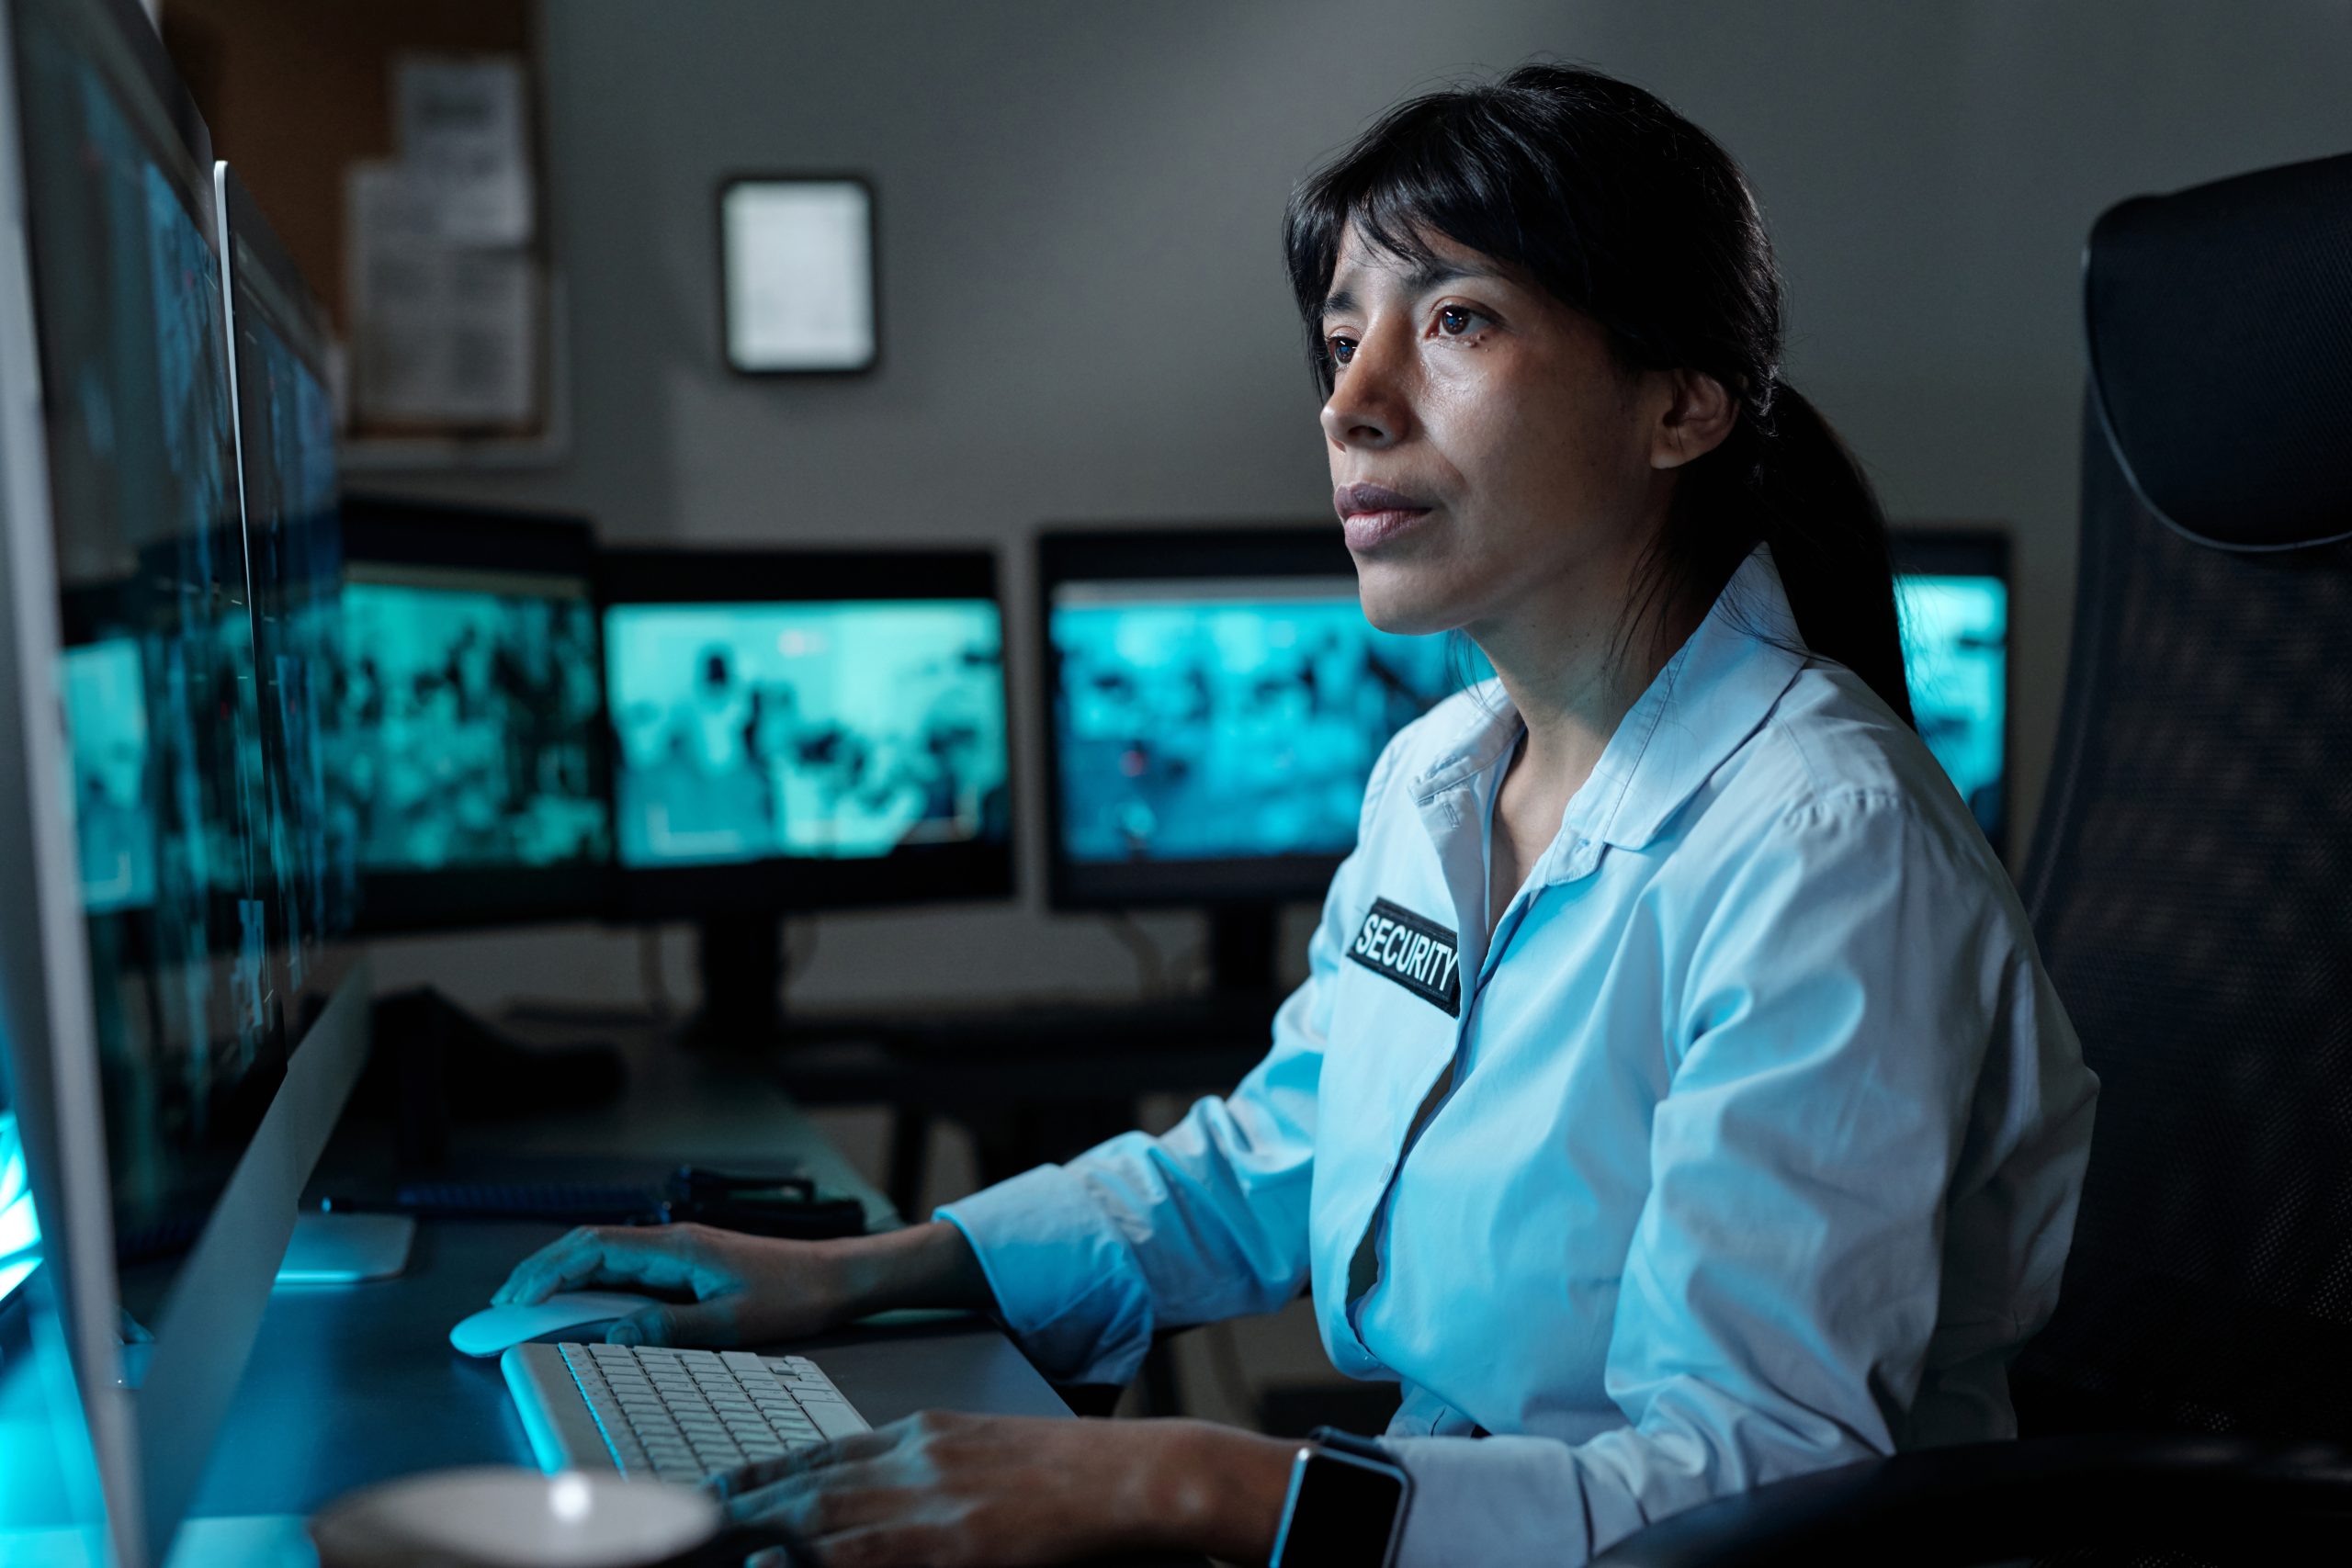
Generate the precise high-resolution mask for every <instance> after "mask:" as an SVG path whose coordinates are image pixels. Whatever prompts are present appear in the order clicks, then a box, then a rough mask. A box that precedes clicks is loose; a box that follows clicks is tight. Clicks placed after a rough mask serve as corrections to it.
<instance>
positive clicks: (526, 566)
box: [322, 496, 612, 933]
mask: <svg viewBox="0 0 2352 1568" xmlns="http://www.w3.org/2000/svg"><path fill="white" fill-rule="evenodd" d="M343 527H344V558H345V567H344V570H345V584H344V591H343V637H342V639H341V641H340V643H339V645H338V661H337V665H336V668H335V671H334V675H333V677H332V678H331V680H330V681H329V682H328V684H327V691H326V696H325V700H324V703H323V709H324V715H323V721H322V722H323V725H324V729H325V744H324V752H325V756H326V761H327V769H326V773H327V781H328V792H329V798H330V802H331V806H332V807H333V810H334V814H335V815H336V817H337V818H338V819H340V820H341V821H343V822H345V823H347V824H348V825H349V826H348V829H347V831H348V832H349V833H350V835H351V837H352V839H353V840H355V843H356V858H357V862H358V867H359V874H360V881H361V890H360V899H359V925H360V929H361V930H363V931H368V932H379V933H380V932H392V931H420V930H427V929H432V928H435V927H451V926H467V925H490V924H514V923H520V922H527V921H533V920H551V919H592V918H594V917H595V916H596V915H598V914H600V913H601V912H602V911H603V908H604V900H605V891H606V878H607V875H608V874H609V870H610V863H611V856H612V816H611V807H610V804H609V801H608V789H607V782H606V761H605V755H606V752H605V722H604V687H603V682H602V665H601V660H600V656H599V650H598V646H597V630H596V615H595V609H594V604H593V602H592V600H591V597H590V594H591V590H592V587H593V585H594V570H595V559H596V546H595V538H594V534H593V532H592V530H591V529H590V527H589V525H588V524H587V522H586V521H585V520H583V519H580V518H575V517H561V516H552V515H547V514H541V513H521V512H506V511H497V510H492V509H490V508H484V507H472V506H468V507H453V506H435V505H426V504H424V503H419V502H401V501H392V500H386V499H379V498H370V497H362V496H349V497H346V498H345V502H344V507H343Z"/></svg>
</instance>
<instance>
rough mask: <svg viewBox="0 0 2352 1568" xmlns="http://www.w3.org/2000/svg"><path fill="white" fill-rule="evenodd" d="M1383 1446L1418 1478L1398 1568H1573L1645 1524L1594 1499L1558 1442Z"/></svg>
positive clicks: (1403, 1441)
mask: <svg viewBox="0 0 2352 1568" xmlns="http://www.w3.org/2000/svg"><path fill="white" fill-rule="evenodd" d="M1380 1446H1381V1447H1382V1448H1384V1449H1385V1450H1388V1452H1389V1453H1390V1454H1392V1455H1393V1456H1395V1458H1396V1461H1397V1463H1398V1464H1400V1465H1402V1466H1403V1467H1404V1469H1405V1473H1406V1474H1407V1475H1409V1476H1411V1477H1412V1479H1413V1496H1412V1501H1411V1502H1410V1503H1409V1504H1408V1506H1407V1507H1406V1510H1405V1529H1404V1533H1403V1534H1402V1536H1401V1537H1400V1538H1399V1539H1398V1540H1397V1562H1396V1568H1441V1565H1442V1564H1451V1563H1456V1562H1544V1563H1551V1564H1555V1565H1556V1568H1576V1565H1577V1564H1578V1563H1581V1562H1585V1561H1586V1560H1587V1559H1589V1557H1591V1555H1592V1554H1593V1553H1594V1552H1595V1551H1600V1549H1601V1548H1603V1547H1605V1546H1607V1545H1609V1544H1611V1542H1613V1541H1615V1540H1618V1539H1619V1538H1620V1537H1623V1536H1626V1535H1630V1534H1632V1533H1633V1532H1634V1529H1638V1528H1639V1527H1640V1525H1641V1523H1642V1520H1641V1519H1640V1517H1638V1516H1637V1515H1635V1514H1634V1512H1633V1510H1632V1509H1631V1508H1630V1507H1622V1508H1618V1509H1610V1508H1609V1506H1608V1501H1607V1500H1606V1499H1597V1498H1594V1497H1592V1496H1590V1495H1588V1489H1587V1487H1586V1486H1585V1484H1584V1475H1583V1472H1581V1470H1580V1469H1579V1468H1578V1466H1577V1461H1576V1458H1575V1455H1574V1454H1573V1453H1572V1452H1571V1450H1569V1447H1568V1445H1567V1444H1566V1443H1564V1442H1560V1441H1558V1440H1557V1439H1555V1438H1524V1437H1509V1438H1383V1439H1381V1445H1380ZM1604 1515H1606V1516H1608V1517H1604Z"/></svg>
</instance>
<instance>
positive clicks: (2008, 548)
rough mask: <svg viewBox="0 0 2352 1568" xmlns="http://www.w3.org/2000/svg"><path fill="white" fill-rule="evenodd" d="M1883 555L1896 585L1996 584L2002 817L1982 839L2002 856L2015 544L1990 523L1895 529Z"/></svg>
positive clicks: (2012, 780) (2012, 815)
mask: <svg viewBox="0 0 2352 1568" xmlns="http://www.w3.org/2000/svg"><path fill="white" fill-rule="evenodd" d="M1887 536H1888V554H1889V557H1890V558H1891V559H1892V561H1893V564H1894V576H1895V580H1896V581H1897V582H1898V584H1899V583H1900V581H1901V580H1902V579H1903V578H1904V577H1905V576H1906V575H1917V576H1923V577H1991V578H1996V579H1998V580H1999V581H2000V583H2001V587H2002V590H2003V592H2004V593H2005V595H2006V597H2007V632H2006V639H2007V640H2006V649H2005V651H2004V656H2003V658H2002V660H2001V813H2000V817H1999V818H1998V819H1997V820H1996V822H1995V823H1994V826H1993V829H1992V830H1991V831H1990V832H1988V833H1986V834H1985V838H1986V839H1988V840H1991V842H1992V845H1993V852H1994V853H1996V854H1998V855H2003V856H2006V855H2007V853H2008V852H2009V844H2010V841H2011V840H2012V839H2013V838H2014V836H2015V832H2016V827H2017V774H2018V766H2017V757H2018V737H2017V728H2018V635H2017V626H2018V585H2017V578H2016V576H2015V574H2014V573H2013V572H2012V570H2011V562H2012V560H2013V558H2014V555H2015V544H2014V540H2013V539H2012V537H2011V536H2010V533H2009V531H2008V530H2007V528H2004V527H2002V526H2000V525H1997V524H1990V523H1933V524H1918V525H1910V524H1897V525H1894V527H1892V528H1890V529H1888V530H1887Z"/></svg>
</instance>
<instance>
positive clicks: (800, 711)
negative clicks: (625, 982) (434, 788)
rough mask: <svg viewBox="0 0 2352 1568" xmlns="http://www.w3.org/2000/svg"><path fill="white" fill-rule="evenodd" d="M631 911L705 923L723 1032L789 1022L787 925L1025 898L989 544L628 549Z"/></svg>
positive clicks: (607, 603)
mask: <svg viewBox="0 0 2352 1568" xmlns="http://www.w3.org/2000/svg"><path fill="white" fill-rule="evenodd" d="M598 582H599V588H598V600H599V603H600V604H601V606H602V612H603V616H604V636H605V690H606V693H607V707H608V711H609V713H610V715H611V718H612V725H613V730H614V745H615V751H614V756H615V763H614V773H613V799H614V803H615V808H616V818H617V820H616V828H617V834H616V846H617V855H616V859H617V864H618V868H619V869H618V877H617V881H616V887H617V894H616V908H618V910H619V912H620V913H621V914H622V915H623V916H624V917H625V918H630V919H663V918H688V919H697V920H699V921H700V922H701V923H702V960H703V985H704V1016H705V1020H706V1026H705V1027H706V1030H707V1032H709V1033H711V1034H712V1035H713V1036H714V1037H716V1036H718V1035H722V1034H724V1035H731V1036H734V1037H740V1038H743V1039H747V1040H749V1039H756V1038H760V1037H763V1036H765V1035H768V1034H772V1033H773V1032H775V1027H776V1025H777V1016H776V1007H777V1002H776V996H777V991H778V986H779V982H780V975H779V972H778V969H777V962H778V961H777V958H776V948H777V929H776V928H777V924H778V921H779V919H780V918H781V917H782V916H783V915H785V914H787V913H795V912H802V911H812V910H820V909H837V908H854V907H859V906H870V905H876V904H912V903H936V902H943V901H948V900H957V899H971V898H988V897H1004V896H1006V895H1008V894H1010V893H1011V892H1012V826H1011V823H1012V812H1011V807H1010V795H1009V788H1010V773H1011V770H1010V766H1009V762H1008V757H1007V752H1008V748H1007V744H1006V738H1005V695H1004V629H1003V623H1002V616H1001V612H1000V610H999V608H998V600H997V587H996V563H995V559H994V558H993V557H992V556H991V555H989V553H988V552H986V551H984V550H912V549H909V550H841V551H820V550H770V551H745V550H726V551H692V550H616V551H607V552H606V553H605V557H604V559H603V563H602V566H601V568H600V570H599V577H598Z"/></svg>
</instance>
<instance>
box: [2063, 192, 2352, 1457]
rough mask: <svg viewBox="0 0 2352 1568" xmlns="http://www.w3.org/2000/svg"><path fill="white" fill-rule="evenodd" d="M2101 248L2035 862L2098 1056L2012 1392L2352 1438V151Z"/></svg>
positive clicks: (2110, 1411)
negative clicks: (2047, 1284) (2083, 1168)
mask: <svg viewBox="0 0 2352 1568" xmlns="http://www.w3.org/2000/svg"><path fill="white" fill-rule="evenodd" d="M2086 302H2087V306H2088V316H2089V331H2090V338H2091V358H2092V367H2093V379H2092V386H2091V392H2090V396H2089V398H2088V400H2087V402H2086V413H2085V428H2084V436H2083V454H2084V457H2083V496H2082V515H2083V534H2082V558H2081V567H2080V584H2079V588H2078V592H2077V598H2076V610H2075V617H2076V619H2075V646H2074V653H2073V659H2072V662H2071V664H2070V667H2069V672H2068V682H2069V685H2068V691H2067V694H2066V704H2065V715H2064V721H2063V725H2062V729H2061V739H2060V747H2059V756H2058V759H2057V762H2056V766H2055V769H2054V770H2053V773H2052V779H2051V783H2050V787H2049V791H2048V797H2047V799H2046V801H2045V803H2044V807H2043V812H2042V818H2041V829H2040V834H2039V837H2038V839H2037V840H2036V844H2035V852H2034V856H2033V861H2032V869H2031V871H2030V874H2029V875H2028V877H2027V880H2026V893H2027V901H2028V905H2029V907H2030V909H2031V911H2032V914H2033V918H2034V923H2035V926H2036V930H2037V931H2038V933H2039V936H2040V940H2041V945H2042V952H2043V954H2044V957H2045V960H2046V961H2047V963H2048V964H2049V966H2050V970H2051V974H2052V978H2053V980H2054V981H2055V983H2056V986H2057V988H2058V992H2059V995H2060V996H2061V997H2063V998H2064V1000H2065V1003H2066V1006H2067V1010H2068V1011H2069V1013H2070V1014H2071V1015H2072V1017H2073V1019H2074V1021H2075V1027H2076V1029H2077V1030H2078V1031H2079V1032H2080V1033H2081V1035H2082V1039H2083V1045H2084V1050H2085V1052H2086V1055H2087V1056H2088V1058H2089V1060H2090V1063H2091V1066H2092V1067H2093V1069H2094V1070H2095V1071H2097V1072H2098V1075H2099V1077H2100V1080H2101V1082H2102V1084H2103V1086H2104V1087H2103V1091H2102V1093H2101V1096H2100V1100H2099V1106H2098V1128H2097V1131H2096V1133H2095V1134H2094V1140H2093V1146H2092V1151H2091V1161H2090V1170H2089V1175H2088V1178H2087V1180H2086V1186H2085V1190H2084V1194H2083V1204H2082V1211H2081V1217H2080V1221H2079V1224H2078V1225H2077V1229H2076V1235H2075V1247H2074V1252H2073V1255H2072V1257H2071V1258H2070V1259H2069V1262H2068V1266H2067V1271H2066V1280H2065V1288H2064V1296H2063V1299H2062V1301H2061V1303H2060V1305H2059V1310H2058V1314H2057V1317H2056V1318H2055V1320H2054V1321H2053V1322H2052V1324H2051V1325H2050V1327H2049V1328H2048V1329H2047V1330H2046V1331H2045V1332H2044V1333H2043V1334H2042V1335H2041V1337H2039V1338H2038V1339H2037V1340H2036V1341H2035V1342H2034V1343H2033V1344H2032V1345H2031V1346H2030V1348H2028V1350H2027V1352H2026V1355H2025V1356H2024V1358H2023V1359H2021V1360H2020V1361H2019V1363H2018V1369H2017V1374H2018V1376H2017V1384H2018V1387H2017V1393H2018V1409H2019V1416H2020V1420H2021V1421H2022V1422H2023V1424H2024V1426H2025V1429H2026V1431H2027V1432H2028V1433H2029V1434H2033V1433H2038V1432H2051V1431H2061V1430H2084V1429H2098V1428H2117V1427H2129V1428H2140V1429H2165V1430H2188V1431H2212V1432H2241V1433H2249V1434H2261V1435H2274V1436H2312V1437H2328V1438H2335V1439H2338V1440H2345V1441H2352V544H2347V543H2345V542H2342V541H2343V539H2344V537H2345V536H2346V535H2352V157H2346V158H2336V159H2330V160H2325V161H2323V162H2321V163H2316V164H2301V165H2296V166H2294V167H2292V168H2290V169H2282V170H2270V171H2265V172H2264V173H2262V174H2260V175H2250V176H2245V178H2244V179H2242V180H2236V181H2225V182H2222V183H2221V184H2219V185H2215V186H2202V187H2199V188H2198V189H2196V190H2192V191H2185V192H2181V193H2178V194H2177V195H2175V196H2171V197H2161V198H2143V199H2142V200H2139V201H2135V202H2131V203H2126V204H2125V205H2124V206H2123V207H2121V208H2119V209H2115V210H2114V211H2113V212H2110V213H2109V215H2108V216H2107V217H2106V218H2103V219H2102V220H2101V221H2100V223H2099V225H2098V228H2097V229H2096V230H2094V231H2093V235H2092V243H2091V246H2090V249H2089V251H2088V253H2087V254H2086ZM2217 315H2219V316H2221V317H2222V318H2223V319H2224V320H2225V321H2226V323H2227V331H2225V332H2217V331H2215V330H2214V329H2213V321H2214V320H2215V318H2216V316H2217ZM2256 426H2261V427H2263V428H2261V429H2259V430H2258V431H2257V430H2256Z"/></svg>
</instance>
